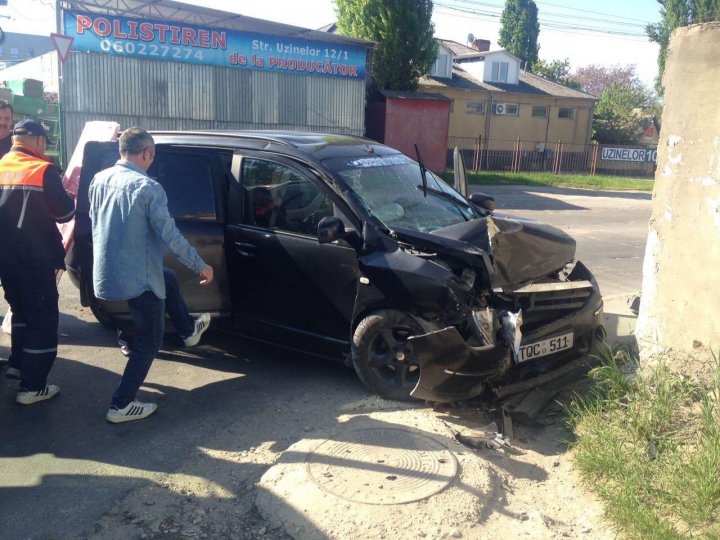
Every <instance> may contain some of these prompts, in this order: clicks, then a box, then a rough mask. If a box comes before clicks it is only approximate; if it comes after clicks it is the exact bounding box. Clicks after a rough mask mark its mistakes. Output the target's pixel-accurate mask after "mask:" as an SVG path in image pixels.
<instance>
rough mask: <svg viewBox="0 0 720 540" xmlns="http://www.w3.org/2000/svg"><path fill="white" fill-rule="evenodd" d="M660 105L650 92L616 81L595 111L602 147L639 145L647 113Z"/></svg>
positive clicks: (643, 87)
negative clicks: (609, 145) (607, 145)
mask: <svg viewBox="0 0 720 540" xmlns="http://www.w3.org/2000/svg"><path fill="white" fill-rule="evenodd" d="M656 106H657V102H656V100H655V96H654V94H653V93H652V91H651V90H650V89H648V88H647V87H645V86H643V85H638V84H622V83H619V82H614V83H612V84H611V85H610V86H608V87H607V88H606V89H605V91H604V92H603V95H602V97H601V98H600V101H599V102H598V104H597V107H596V108H595V118H594V122H593V130H594V132H595V133H594V137H593V138H594V139H595V140H596V141H597V142H599V143H601V144H608V143H609V144H635V143H637V141H638V139H639V137H640V135H641V134H642V121H643V116H642V114H643V111H645V110H646V109H648V108H650V109H651V110H652V109H653V107H656Z"/></svg>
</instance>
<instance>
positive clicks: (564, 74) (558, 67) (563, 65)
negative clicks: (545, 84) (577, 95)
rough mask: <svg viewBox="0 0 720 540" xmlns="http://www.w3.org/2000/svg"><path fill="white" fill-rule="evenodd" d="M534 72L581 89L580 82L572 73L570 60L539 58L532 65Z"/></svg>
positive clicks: (564, 84)
mask: <svg viewBox="0 0 720 540" xmlns="http://www.w3.org/2000/svg"><path fill="white" fill-rule="evenodd" d="M532 72H533V73H535V74H537V75H542V76H543V77H545V78H546V79H548V80H551V81H554V82H556V83H558V84H562V85H563V86H567V87H568V88H574V89H575V90H580V89H581V87H580V83H578V82H577V81H576V80H575V78H574V76H573V75H571V74H570V60H569V59H567V58H566V59H565V60H553V61H551V62H550V61H548V62H546V61H545V60H538V61H537V62H535V63H534V64H533V66H532Z"/></svg>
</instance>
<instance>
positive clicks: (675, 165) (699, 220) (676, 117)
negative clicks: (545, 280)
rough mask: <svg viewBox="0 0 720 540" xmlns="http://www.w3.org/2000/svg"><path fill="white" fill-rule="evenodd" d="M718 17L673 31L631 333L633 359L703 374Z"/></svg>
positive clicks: (717, 330)
mask: <svg viewBox="0 0 720 540" xmlns="http://www.w3.org/2000/svg"><path fill="white" fill-rule="evenodd" d="M718 58H720V23H710V24H704V25H696V26H692V27H688V28H682V29H678V30H676V31H675V32H674V33H673V37H672V40H671V42H670V48H669V51H668V59H667V66H666V68H665V76H664V79H663V81H664V85H665V110H664V114H663V122H662V131H661V133H660V144H659V147H658V168H657V173H656V176H655V189H654V193H653V213H652V217H651V220H650V229H649V235H648V242H647V250H646V254H645V261H644V267H643V289H642V301H641V306H640V317H639V319H638V323H637V330H636V333H637V338H638V343H639V345H640V350H641V359H643V360H645V361H649V362H650V363H652V361H653V360H654V359H656V358H657V356H658V354H661V355H662V356H664V357H666V358H667V359H668V360H669V361H670V363H671V365H672V366H673V367H675V368H676V369H678V370H680V371H683V372H685V373H688V374H690V375H699V376H709V375H710V373H711V371H710V369H711V368H710V358H711V352H710V348H712V349H713V350H714V351H715V352H716V353H717V352H718V351H720V316H718V309H720V280H719V279H718V270H720V67H719V64H718Z"/></svg>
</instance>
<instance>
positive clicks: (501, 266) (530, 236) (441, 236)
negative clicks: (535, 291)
mask: <svg viewBox="0 0 720 540" xmlns="http://www.w3.org/2000/svg"><path fill="white" fill-rule="evenodd" d="M408 232H409V231H402V234H401V236H403V237H405V239H406V240H408V241H412V238H410V236H417V237H419V236H422V237H423V238H422V240H423V242H422V243H423V244H425V246H426V247H429V246H427V244H428V243H430V244H435V245H436V246H437V247H438V248H440V249H439V251H443V252H448V251H450V252H452V251H455V252H457V251H463V252H464V254H465V255H466V254H468V253H477V249H481V250H483V251H484V252H485V253H488V254H489V255H490V256H491V259H492V262H493V266H494V270H495V272H494V276H492V286H493V287H504V286H507V285H513V284H519V283H524V282H527V281H533V280H536V279H538V278H541V277H544V276H546V275H548V274H550V273H551V272H554V271H557V270H560V269H561V268H563V267H564V266H565V265H566V264H567V263H569V262H571V261H572V260H573V259H574V258H575V240H574V239H573V238H572V237H571V236H569V235H568V234H566V233H564V232H563V231H561V230H560V229H557V228H555V227H552V226H550V225H547V224H545V223H541V222H537V221H530V220H524V219H517V218H510V217H500V216H487V217H485V218H480V219H475V220H473V221H467V222H465V223H460V224H458V225H453V226H452V227H447V228H445V229H440V230H437V231H434V232H433V233H431V234H429V235H426V234H422V233H414V234H412V235H409V234H407V233H408ZM418 240H419V238H418Z"/></svg>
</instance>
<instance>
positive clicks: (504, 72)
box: [490, 62, 510, 83]
mask: <svg viewBox="0 0 720 540" xmlns="http://www.w3.org/2000/svg"><path fill="white" fill-rule="evenodd" d="M509 67H510V64H509V62H493V64H492V75H491V77H490V80H491V81H492V82H502V83H506V82H507V80H508V69H509Z"/></svg>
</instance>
